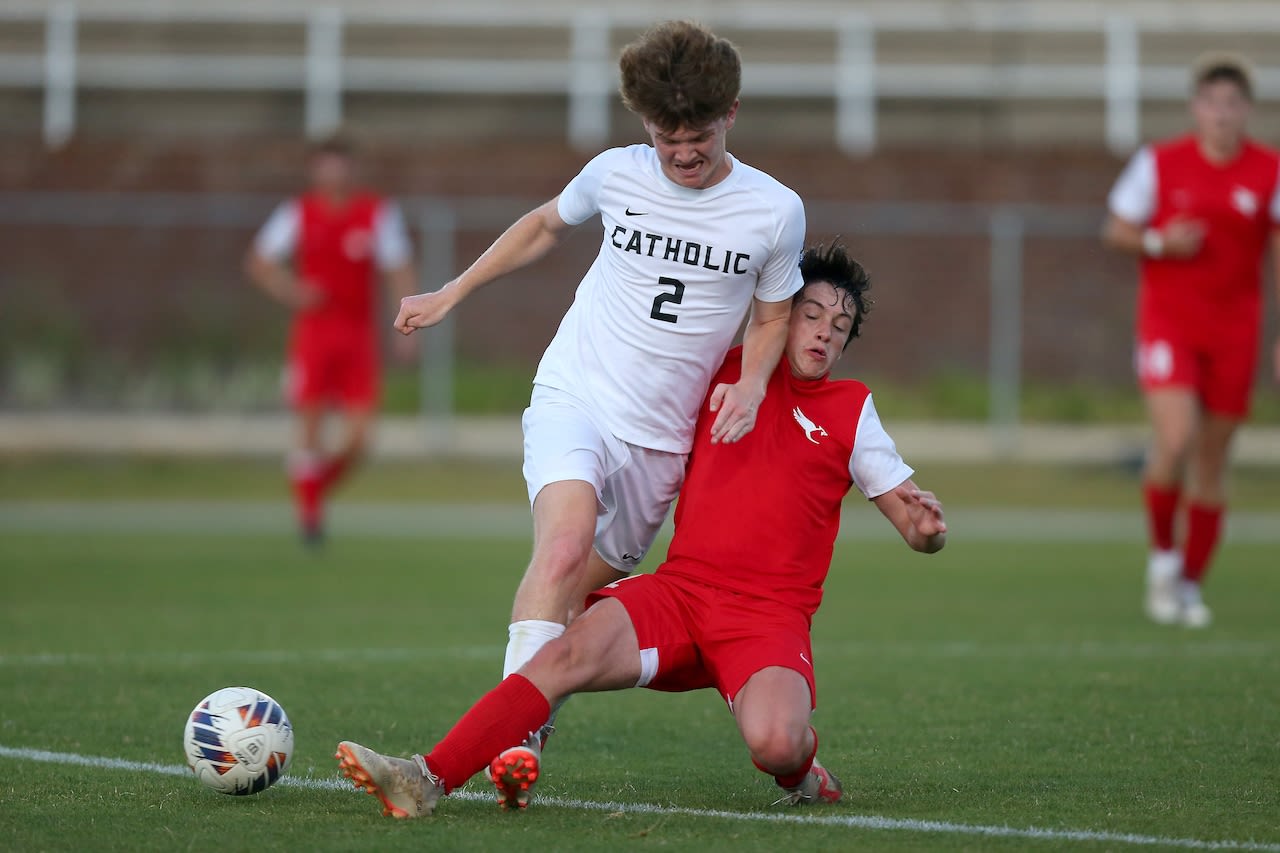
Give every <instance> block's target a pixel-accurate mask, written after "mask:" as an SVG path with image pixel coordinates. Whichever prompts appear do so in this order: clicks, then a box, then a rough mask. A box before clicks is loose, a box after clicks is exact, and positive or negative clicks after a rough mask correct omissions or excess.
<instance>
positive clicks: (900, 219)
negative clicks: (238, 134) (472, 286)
mask: <svg viewBox="0 0 1280 853" xmlns="http://www.w3.org/2000/svg"><path fill="white" fill-rule="evenodd" d="M275 201H277V199H276V198H275V197H267V196H262V195H252V194H218V193H211V194H200V195H197V194H189V193H81V192H0V226H14V227H19V226H20V227H25V228H30V227H33V226H34V227H43V228H54V229H62V228H67V229H74V230H79V231H91V230H93V229H103V228H110V229H122V228H123V229H141V230H144V231H147V232H152V233H164V232H166V231H171V230H180V231H187V232H190V231H191V230H192V229H202V230H205V231H209V232H218V231H224V232H225V231H226V230H228V229H234V230H241V231H246V232H247V231H250V230H251V229H254V228H256V227H258V225H260V224H261V222H262V221H263V219H264V218H265V216H266V214H267V212H268V211H269V210H270V209H271V207H272V205H273V204H274V203H275ZM401 203H402V205H403V207H404V210H405V213H406V216H407V217H408V218H409V220H410V222H411V223H413V224H414V225H416V230H417V232H418V235H417V236H418V238H419V241H420V247H421V250H420V252H419V256H420V258H421V265H420V275H421V280H422V289H423V290H432V289H435V288H437V287H439V286H440V285H441V284H442V283H443V282H445V281H448V280H449V279H450V278H452V277H453V276H454V275H456V274H457V272H458V271H459V269H458V268H459V265H460V263H461V262H463V261H467V260H469V259H465V258H459V257H458V256H457V252H456V246H457V245H458V242H459V240H458V237H459V235H460V234H461V233H463V232H464V231H465V232H468V233H476V232H481V233H484V234H494V235H496V234H497V233H499V232H500V231H501V229H502V228H504V227H505V226H507V225H508V224H509V223H510V222H511V221H512V220H513V219H514V218H515V217H516V216H518V215H519V213H520V212H522V211H524V210H527V209H530V208H532V207H533V206H534V205H535V203H536V202H535V201H534V200H531V199H517V198H500V197H494V198H482V197H476V198H442V197H422V196H419V197H409V198H403V199H401ZM806 211H807V218H808V225H809V229H810V231H811V233H816V234H835V233H840V232H842V231H843V232H845V233H846V234H848V229H849V227H850V224H851V223H856V230H857V234H856V237H857V238H858V239H859V240H864V239H866V240H871V239H874V238H880V237H903V236H907V237H917V236H918V237H926V238H927V237H946V238H972V239H975V240H979V241H985V243H986V245H987V247H988V252H989V261H988V280H987V282H986V290H987V294H986V295H987V299H988V309H987V310H988V316H987V322H988V326H989V331H988V339H987V341H986V362H987V381H988V386H989V398H988V399H989V409H988V423H989V426H990V428H991V431H992V433H991V434H992V441H993V445H994V446H996V447H998V448H1012V447H1014V446H1015V445H1016V443H1017V440H1018V425H1019V422H1020V409H1021V389H1022V359H1023V331H1022V330H1023V324H1024V316H1023V314H1024V309H1023V294H1024V289H1025V285H1024V266H1025V265H1024V262H1023V251H1024V244H1025V241H1026V240H1027V239H1028V238H1038V237H1047V238H1054V239H1080V238H1090V239H1092V238H1093V237H1094V235H1096V234H1097V231H1098V224H1099V217H1100V216H1101V213H1100V211H1099V210H1097V209H1095V208H1091V207H1051V206H1045V205H1017V204H999V205H978V204H950V203H947V204H921V203H902V204H886V203H844V202H811V203H809V204H807V205H806ZM583 227H584V228H585V229H587V230H589V228H590V226H583ZM138 266H139V268H146V267H147V264H146V263H144V262H143V260H142V259H141V258H139V260H138ZM584 269H585V267H584ZM576 280H577V279H576V277H574V279H573V282H576ZM979 292H981V291H980V289H979ZM550 331H551V330H548V339H549V335H550ZM977 334H979V335H980V334H981V332H978V333H977ZM979 346H980V345H979ZM455 349H456V347H455V341H454V329H453V321H452V318H450V319H447V320H446V321H445V322H444V323H442V324H440V325H439V326H437V327H435V328H433V329H432V330H431V332H430V333H429V334H427V335H425V336H424V347H423V351H422V363H421V374H420V375H421V389H422V391H421V397H420V399H421V405H422V413H423V414H424V415H427V416H429V418H430V419H432V420H433V421H436V422H448V420H449V418H450V417H451V415H452V413H453V399H454V372H455V363H456V355H455Z"/></svg>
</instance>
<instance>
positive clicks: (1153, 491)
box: [1142, 483, 1182, 551]
mask: <svg viewBox="0 0 1280 853" xmlns="http://www.w3.org/2000/svg"><path fill="white" fill-rule="evenodd" d="M1142 496H1143V498H1144V499H1145V501H1146V504H1147V527H1148V530H1149V532H1150V535H1151V547H1153V548H1155V549H1157V550H1159V551H1172V550H1173V516H1174V513H1176V512H1177V511H1178V500H1179V498H1181V497H1182V491H1181V489H1179V488H1178V487H1177V486H1171V487H1167V486H1157V485H1154V484H1152V483H1146V484H1144V485H1143V487H1142Z"/></svg>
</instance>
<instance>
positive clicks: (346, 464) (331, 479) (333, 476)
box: [320, 454, 351, 492]
mask: <svg viewBox="0 0 1280 853" xmlns="http://www.w3.org/2000/svg"><path fill="white" fill-rule="evenodd" d="M350 467H351V457H350V456H347V455H345V454H344V455H342V456H335V457H333V458H332V459H330V460H329V461H328V462H326V463H324V466H323V467H322V468H321V470H320V488H321V489H322V490H324V491H326V492H327V491H329V489H331V488H333V486H334V485H335V484H337V482H338V481H339V480H341V479H342V478H343V477H344V476H345V475H346V473H347V469H348V468H350Z"/></svg>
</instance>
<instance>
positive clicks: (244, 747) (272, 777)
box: [182, 687, 293, 796]
mask: <svg viewBox="0 0 1280 853" xmlns="http://www.w3.org/2000/svg"><path fill="white" fill-rule="evenodd" d="M182 742H183V745H184V746H185V747H186V750H187V766H188V767H190V768H191V772H192V773H194V774H196V778H197V779H199V780H200V781H201V782H203V783H204V784H205V785H207V786H209V787H210V788H212V789H213V790H215V791H218V792H220V793H223V794H235V795H237V796H243V795H245V794H256V793H258V792H259V791H265V790H266V789H267V788H269V787H271V785H273V784H274V783H275V781H276V780H277V779H279V778H280V776H281V775H282V774H283V773H284V772H285V771H286V770H287V769H289V761H290V760H291V759H292V758H293V726H291V725H289V717H288V715H286V714H285V712H284V708H282V707H280V703H279V702H277V701H276V700H274V699H272V698H271V697H270V696H268V695H267V694H265V693H263V692H261V691H260V690H254V689H253V688H252V687H224V688H222V689H221V690H217V691H215V692H213V693H210V694H209V695H208V696H206V697H205V698H203V699H201V700H200V702H199V703H198V704H197V705H196V706H195V708H193V709H192V711H191V715H190V716H189V717H187V729H186V731H185V732H184V733H183V737H182Z"/></svg>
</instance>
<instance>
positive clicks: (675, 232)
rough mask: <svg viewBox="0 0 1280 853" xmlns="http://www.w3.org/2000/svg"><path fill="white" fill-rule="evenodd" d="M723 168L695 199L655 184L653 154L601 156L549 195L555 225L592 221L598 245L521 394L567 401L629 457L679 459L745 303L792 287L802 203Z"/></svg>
mask: <svg viewBox="0 0 1280 853" xmlns="http://www.w3.org/2000/svg"><path fill="white" fill-rule="evenodd" d="M726 156H728V155H726ZM730 162H731V163H732V169H731V171H730V172H729V174H728V176H726V177H725V179H724V180H722V181H720V182H719V183H718V184H716V185H714V186H712V187H708V188H707V189H701V190H695V189H690V188H688V187H682V186H680V185H678V184H676V183H675V182H673V181H671V180H670V179H669V178H667V177H666V176H665V175H664V174H663V173H662V168H661V166H660V164H659V162H658V158H657V155H656V154H655V152H654V150H653V148H652V147H650V146H648V145H632V146H629V147H627V148H613V149H610V150H608V151H605V152H604V153H602V154H600V155H599V156H597V157H596V158H595V159H594V160H592V161H591V162H590V163H588V164H587V165H586V167H585V168H584V169H583V170H582V172H581V173H580V174H579V175H578V176H577V177H576V178H574V179H573V180H572V181H570V182H569V185H568V186H567V187H565V189H564V192H563V193H561V194H560V199H559V203H558V209H559V214H560V218H561V219H563V220H564V221H565V222H566V223H568V224H570V225H577V224H578V223H581V222H584V221H586V220H587V219H589V218H591V217H592V216H593V215H595V214H597V213H599V214H600V217H601V219H602V221H603V225H604V239H603V241H602V242H601V245H600V254H599V255H598V256H597V257H596V260H595V262H594V263H593V264H592V265H591V268H590V269H589V270H588V271H587V274H586V276H585V277H584V278H583V279H582V283H581V284H580V285H579V286H578V290H577V293H576V294H575V296H574V301H573V305H571V306H570V308H569V310H568V312H567V313H566V314H565V316H564V319H563V320H562V321H561V323H560V328H559V330H558V331H557V332H556V336H555V338H554V339H553V340H552V341H551V345H550V346H548V347H547V351H546V353H545V354H544V355H543V357H542V362H541V364H539V365H538V373H537V375H536V376H535V377H534V380H533V381H534V382H535V383H536V384H539V385H546V386H549V387H552V388H558V389H560V390H562V391H566V392H568V393H570V394H573V395H575V396H576V397H578V398H579V399H581V400H582V401H583V402H585V403H586V404H587V405H588V406H590V408H591V409H592V410H593V411H594V412H596V413H597V414H598V416H599V417H600V419H601V420H602V421H603V423H604V424H605V425H606V426H607V427H608V428H609V429H610V431H612V432H613V434H614V435H615V436H616V437H618V438H620V439H622V440H623V441H626V442H629V443H631V444H635V445H639V446H640V447H647V448H651V449H654V450H664V451H667V452H670V453H688V452H689V448H690V446H691V445H692V443H693V427H694V420H695V418H696V417H697V412H698V406H699V404H700V403H701V402H702V399H703V397H704V396H705V395H706V393H707V385H708V383H709V382H710V380H711V376H712V374H713V373H714V372H715V371H716V369H717V368H718V367H719V366H720V363H721V361H722V360H723V359H724V356H725V353H726V352H727V351H728V349H729V347H730V346H731V345H732V343H733V339H734V336H735V335H736V334H737V332H738V329H739V328H740V327H741V325H742V321H743V318H744V317H745V316H746V314H747V311H748V309H749V307H750V305H751V299H752V297H753V296H754V297H757V298H759V299H760V300H761V301H764V302H780V301H782V300H785V299H789V298H790V297H791V296H792V295H793V294H794V293H795V292H796V291H797V290H799V289H800V287H801V285H802V284H803V282H802V280H801V277H800V268H799V262H800V253H801V250H802V249H803V246H804V233H805V219H804V206H803V205H802V204H801V202H800V197H799V196H797V195H796V194H795V193H794V192H793V191H792V190H790V189H788V188H787V187H785V186H783V185H782V184H781V183H779V182H778V181H776V180H774V179H773V178H771V177H770V176H768V175H766V174H765V173H764V172H761V171H760V170H759V169H754V168H752V167H751V166H748V165H746V164H745V163H742V162H740V161H737V160H732V159H731V160H730Z"/></svg>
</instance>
